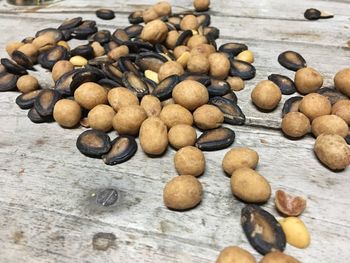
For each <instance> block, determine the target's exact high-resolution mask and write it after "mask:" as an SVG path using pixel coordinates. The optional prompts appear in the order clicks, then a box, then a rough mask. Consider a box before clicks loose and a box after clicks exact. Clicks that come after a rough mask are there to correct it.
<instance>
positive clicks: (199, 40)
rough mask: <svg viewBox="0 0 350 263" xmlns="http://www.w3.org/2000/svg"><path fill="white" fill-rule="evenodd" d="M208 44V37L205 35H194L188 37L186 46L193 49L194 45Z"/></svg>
mask: <svg viewBox="0 0 350 263" xmlns="http://www.w3.org/2000/svg"><path fill="white" fill-rule="evenodd" d="M203 44H208V39H207V38H206V37H205V36H202V35H194V36H192V37H190V39H189V40H188V42H187V46H188V47H189V48H190V49H193V48H194V47H196V46H199V45H203Z"/></svg>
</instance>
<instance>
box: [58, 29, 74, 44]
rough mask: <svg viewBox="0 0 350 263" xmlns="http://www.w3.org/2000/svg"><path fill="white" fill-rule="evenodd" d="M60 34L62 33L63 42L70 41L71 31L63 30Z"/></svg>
mask: <svg viewBox="0 0 350 263" xmlns="http://www.w3.org/2000/svg"><path fill="white" fill-rule="evenodd" d="M61 32H62V35H63V40H64V41H69V40H71V39H72V32H73V29H65V30H61Z"/></svg>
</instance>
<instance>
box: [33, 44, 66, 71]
mask: <svg viewBox="0 0 350 263" xmlns="http://www.w3.org/2000/svg"><path fill="white" fill-rule="evenodd" d="M68 59H69V53H68V51H67V49H66V48H65V47H62V46H55V47H52V48H50V49H49V50H47V51H45V52H43V53H41V54H40V55H39V56H38V62H39V64H40V65H41V66H42V67H43V68H46V69H49V70H51V69H52V68H53V66H54V65H55V64H56V62H57V61H59V60H68Z"/></svg>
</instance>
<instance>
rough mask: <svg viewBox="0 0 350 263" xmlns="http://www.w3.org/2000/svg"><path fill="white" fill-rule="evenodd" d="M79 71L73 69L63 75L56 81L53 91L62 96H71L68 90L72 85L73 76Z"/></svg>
mask: <svg viewBox="0 0 350 263" xmlns="http://www.w3.org/2000/svg"><path fill="white" fill-rule="evenodd" d="M80 71H81V69H74V70H72V71H69V72H67V73H64V74H63V75H62V76H61V77H60V78H59V79H58V80H56V82H55V90H57V91H58V92H59V93H60V94H61V95H64V96H69V95H71V94H72V91H71V89H70V84H71V83H72V80H73V76H74V75H75V74H76V73H78V72H80Z"/></svg>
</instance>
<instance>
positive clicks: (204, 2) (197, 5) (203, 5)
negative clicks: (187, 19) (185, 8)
mask: <svg viewBox="0 0 350 263" xmlns="http://www.w3.org/2000/svg"><path fill="white" fill-rule="evenodd" d="M209 5H210V0H194V1H193V6H194V9H196V11H198V12H203V11H207V10H208V9H209Z"/></svg>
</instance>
